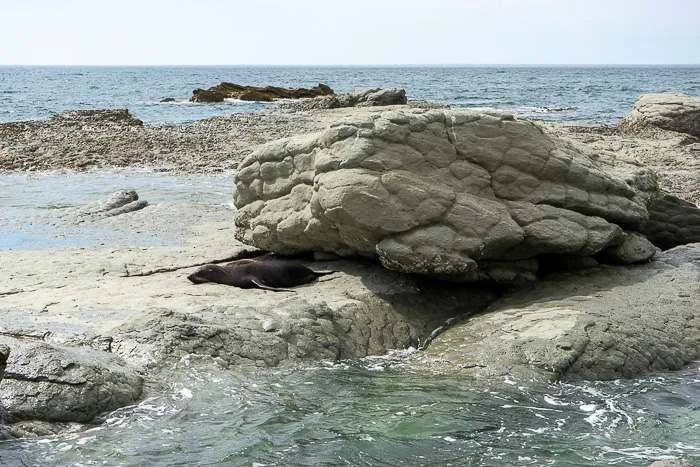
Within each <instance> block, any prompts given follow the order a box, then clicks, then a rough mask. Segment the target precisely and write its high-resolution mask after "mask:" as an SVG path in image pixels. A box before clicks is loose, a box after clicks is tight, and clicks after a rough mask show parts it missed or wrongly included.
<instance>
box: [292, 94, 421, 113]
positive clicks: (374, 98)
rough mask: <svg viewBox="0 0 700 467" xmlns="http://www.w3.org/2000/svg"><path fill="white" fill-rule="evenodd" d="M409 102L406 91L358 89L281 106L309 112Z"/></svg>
mask: <svg viewBox="0 0 700 467" xmlns="http://www.w3.org/2000/svg"><path fill="white" fill-rule="evenodd" d="M407 102H408V99H407V98H406V91H405V90H404V89H397V88H389V89H381V88H365V89H356V90H355V91H353V92H351V93H348V94H338V95H333V96H324V97H316V98H314V99H302V100H300V101H297V102H287V103H282V104H280V107H281V108H283V109H287V110H294V111H307V110H319V109H326V110H327V109H338V108H343V107H376V106H385V105H403V104H406V103H407Z"/></svg>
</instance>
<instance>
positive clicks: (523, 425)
mask: <svg viewBox="0 0 700 467" xmlns="http://www.w3.org/2000/svg"><path fill="white" fill-rule="evenodd" d="M408 353H410V352H403V353H396V354H395V355H393V356H390V357H384V358H378V357H374V358H365V359H363V360H360V361H352V362H339V363H330V362H328V363H324V364H320V365H318V366H315V367H306V368H295V369H276V370H268V371H250V370H246V371H230V370H227V369H222V368H220V367H218V366H217V365H216V364H215V363H213V362H210V361H202V360H197V359H194V358H191V359H190V358H186V359H184V360H183V361H181V362H180V364H178V365H177V369H176V373H175V376H174V378H172V379H171V380H169V381H166V382H164V383H163V385H162V386H161V387H159V388H157V391H156V394H155V395H153V396H151V397H149V398H147V399H145V400H144V401H142V402H141V403H139V404H138V405H135V406H132V407H127V408H122V409H120V410H117V411H115V412H113V413H110V414H107V415H105V416H104V417H103V419H102V421H101V423H100V424H97V425H95V426H92V427H74V428H73V430H72V431H69V432H67V433H64V434H61V435H59V436H53V437H48V438H44V439H41V440H39V441H37V440H15V441H10V442H0V464H1V463H2V462H3V461H5V462H6V463H8V464H10V465H12V464H13V463H14V464H15V465H57V466H68V465H81V466H83V465H107V466H116V465H120V466H140V465H147V464H151V465H226V466H230V465H258V466H262V465H279V466H298V465H310V466H312V465H313V466H315V465H368V466H376V465H387V466H394V465H411V466H420V465H432V466H449V465H453V466H463V465H471V466H516V465H518V466H519V465H538V466H539V465H556V466H599V465H633V466H640V465H648V464H649V463H651V462H653V461H654V460H659V459H669V458H674V457H680V458H684V459H686V460H687V461H690V462H700V366H699V365H697V364H696V365H693V366H691V367H690V368H688V369H686V370H684V371H682V372H677V373H667V374H659V375H655V376H653V377H649V378H640V379H637V380H632V381H611V382H594V383H591V382H582V383H573V384H570V383H557V384H536V383H532V382H527V381H525V382H523V381H514V380H510V379H504V380H503V382H502V383H501V384H496V385H493V386H486V385H484V384H483V383H478V382H474V381H471V380H468V379H458V378H451V377H445V376H442V377H441V376H432V375H425V374H421V373H418V372H416V371H415V370H412V369H409V368H406V367H405V366H404V364H403V363H402V362H403V361H404V359H405V358H406V354H408Z"/></svg>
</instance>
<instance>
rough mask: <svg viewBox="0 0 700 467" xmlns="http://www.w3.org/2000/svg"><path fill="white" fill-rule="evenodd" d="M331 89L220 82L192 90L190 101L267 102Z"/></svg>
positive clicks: (322, 86) (303, 96)
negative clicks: (233, 100) (205, 87)
mask: <svg viewBox="0 0 700 467" xmlns="http://www.w3.org/2000/svg"><path fill="white" fill-rule="evenodd" d="M333 94H334V92H333V90H332V89H331V88H330V87H328V86H326V85H325V84H321V83H319V85H318V86H314V87H313V88H310V89H306V88H281V87H277V86H265V87H260V86H242V85H240V84H234V83H226V82H223V83H220V84H217V85H216V86H212V87H210V88H209V89H195V90H194V91H192V98H191V99H190V100H191V101H192V102H223V100H224V99H241V100H247V101H263V102H269V101H273V100H275V99H301V98H305V97H318V96H330V95H333Z"/></svg>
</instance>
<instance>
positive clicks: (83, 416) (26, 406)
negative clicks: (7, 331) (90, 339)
mask: <svg viewBox="0 0 700 467" xmlns="http://www.w3.org/2000/svg"><path fill="white" fill-rule="evenodd" d="M1 339H2V340H3V341H4V342H6V343H9V344H10V345H11V347H12V354H11V356H10V358H9V359H8V362H7V369H6V372H5V378H4V380H3V381H2V390H1V391H0V404H2V405H3V406H4V407H5V408H6V409H7V412H8V416H9V419H10V421H18V420H46V421H56V422H67V421H77V422H87V421H90V420H92V419H93V418H94V417H95V416H96V415H97V414H99V413H101V412H105V411H108V410H113V409H116V408H118V407H122V406H124V405H127V404H131V403H134V402H135V401H136V400H138V398H139V397H140V396H141V391H142V386H143V381H142V378H141V377H140V376H138V375H137V374H136V373H135V372H134V371H133V370H130V369H129V368H128V367H127V366H126V365H125V363H124V361H123V360H121V359H120V358H118V357H116V356H114V355H112V354H110V353H107V352H101V351H96V350H88V349H80V350H79V349H71V348H68V347H59V346H54V345H49V344H45V343H42V342H36V341H30V342H27V339H21V340H20V339H14V338H8V337H1Z"/></svg>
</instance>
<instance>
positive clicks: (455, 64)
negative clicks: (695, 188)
mask: <svg viewBox="0 0 700 467" xmlns="http://www.w3.org/2000/svg"><path fill="white" fill-rule="evenodd" d="M526 66H531V67H548V66H549V67H576V66H579V67H605V66H618V67H622V66H630V67H641V66H700V63H388V64H382V63H327V64H308V63H228V64H223V63H209V64H182V63H163V64H129V63H126V64H122V63H93V64H84V63H75V64H57V63H53V64H46V63H0V67H319V68H322V67H328V68H330V67H334V68H340V67H372V68H378V67H396V68H399V67H526Z"/></svg>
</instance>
